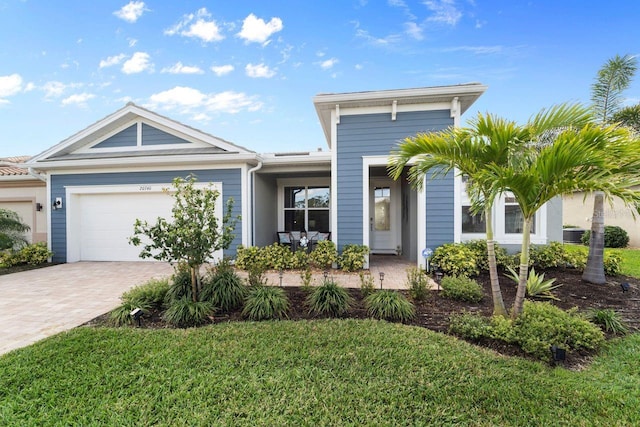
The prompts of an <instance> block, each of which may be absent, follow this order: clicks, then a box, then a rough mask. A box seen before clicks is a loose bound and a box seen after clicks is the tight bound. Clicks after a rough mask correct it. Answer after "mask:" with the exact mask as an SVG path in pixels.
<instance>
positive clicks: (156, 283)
mask: <svg viewBox="0 0 640 427" xmlns="http://www.w3.org/2000/svg"><path fill="white" fill-rule="evenodd" d="M168 291H169V279H167V278H164V279H150V280H148V281H147V282H145V283H143V284H142V285H139V286H136V287H133V288H131V289H130V290H128V291H127V292H125V293H123V294H122V296H121V297H120V299H121V300H122V301H123V302H132V303H137V304H148V305H150V306H151V307H156V308H160V307H162V304H163V303H164V300H165V298H166V296H167V292H168ZM134 308H135V307H134Z"/></svg>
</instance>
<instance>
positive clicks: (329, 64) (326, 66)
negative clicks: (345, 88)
mask: <svg viewBox="0 0 640 427" xmlns="http://www.w3.org/2000/svg"><path fill="white" fill-rule="evenodd" d="M338 62H339V61H338V59H337V58H330V59H327V60H325V61H322V62H320V67H321V68H322V69H323V70H328V69H330V68H333V66H334V65H336V64H337V63H338Z"/></svg>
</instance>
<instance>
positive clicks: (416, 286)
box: [407, 267, 429, 301]
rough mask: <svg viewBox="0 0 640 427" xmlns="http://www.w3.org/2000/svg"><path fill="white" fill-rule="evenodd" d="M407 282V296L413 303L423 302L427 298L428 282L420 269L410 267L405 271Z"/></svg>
mask: <svg viewBox="0 0 640 427" xmlns="http://www.w3.org/2000/svg"><path fill="white" fill-rule="evenodd" d="M407 282H409V283H408V284H409V286H408V288H409V296H411V299H413V300H414V301H423V300H424V299H426V298H427V294H428V291H429V286H428V284H429V281H428V279H427V276H426V275H425V274H424V272H423V271H422V269H421V268H416V267H412V268H410V269H408V270H407Z"/></svg>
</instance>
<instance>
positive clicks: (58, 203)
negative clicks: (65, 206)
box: [51, 197, 62, 211]
mask: <svg viewBox="0 0 640 427" xmlns="http://www.w3.org/2000/svg"><path fill="white" fill-rule="evenodd" d="M51 207H52V208H53V210H54V211H55V210H56V209H62V197H56V199H55V200H54V201H53V204H52V205H51Z"/></svg>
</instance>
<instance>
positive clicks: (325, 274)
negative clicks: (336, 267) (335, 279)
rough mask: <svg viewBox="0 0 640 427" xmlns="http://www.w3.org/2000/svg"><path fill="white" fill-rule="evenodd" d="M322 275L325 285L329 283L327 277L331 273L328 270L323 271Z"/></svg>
mask: <svg viewBox="0 0 640 427" xmlns="http://www.w3.org/2000/svg"><path fill="white" fill-rule="evenodd" d="M322 275H323V276H324V283H327V276H328V275H329V271H327V270H325V271H323V272H322Z"/></svg>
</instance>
